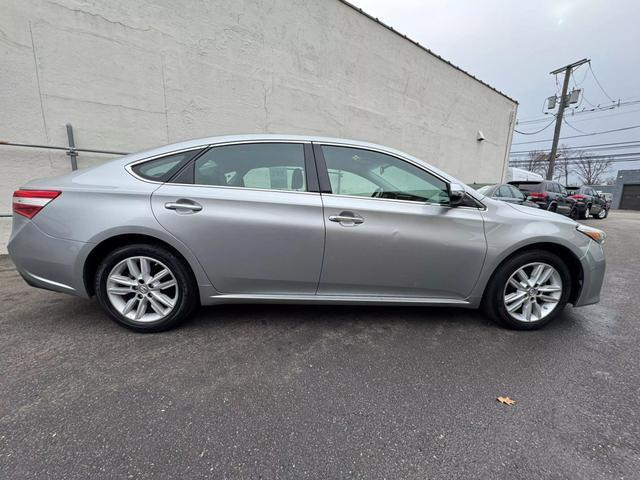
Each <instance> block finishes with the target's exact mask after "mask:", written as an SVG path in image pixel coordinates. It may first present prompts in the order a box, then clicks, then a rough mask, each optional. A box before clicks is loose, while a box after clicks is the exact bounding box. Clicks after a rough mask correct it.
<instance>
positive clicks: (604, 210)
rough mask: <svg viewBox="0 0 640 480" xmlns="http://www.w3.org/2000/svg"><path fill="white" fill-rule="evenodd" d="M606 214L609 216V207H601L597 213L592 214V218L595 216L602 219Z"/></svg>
mask: <svg viewBox="0 0 640 480" xmlns="http://www.w3.org/2000/svg"><path fill="white" fill-rule="evenodd" d="M602 212H604V215H603V214H602ZM601 215H602V216H601ZM608 216H609V209H608V208H604V207H602V210H600V211H599V212H598V215H593V218H595V219H596V220H604V219H605V218H607V217H608Z"/></svg>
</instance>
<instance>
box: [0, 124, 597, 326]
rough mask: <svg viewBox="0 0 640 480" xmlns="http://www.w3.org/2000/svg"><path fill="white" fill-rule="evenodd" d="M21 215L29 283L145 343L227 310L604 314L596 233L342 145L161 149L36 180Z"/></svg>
mask: <svg viewBox="0 0 640 480" xmlns="http://www.w3.org/2000/svg"><path fill="white" fill-rule="evenodd" d="M13 211H14V216H13V231H12V235H11V240H10V242H9V245H8V249H9V253H10V255H11V257H12V259H13V261H14V263H15V265H16V267H17V269H18V271H19V272H20V274H21V275H22V276H23V277H24V279H25V280H26V282H27V283H29V284H30V285H33V286H36V287H40V288H46V289H49V290H54V291H58V292H64V293H69V294H73V295H77V296H81V297H84V298H90V297H93V296H95V297H96V298H97V300H98V302H99V303H100V305H101V306H102V307H103V308H104V310H105V311H106V312H107V313H108V314H109V315H110V316H111V317H112V318H113V319H114V320H115V321H117V322H118V323H120V324H122V325H125V326H127V327H129V328H131V329H134V330H137V331H141V332H156V331H161V330H166V329H168V328H171V327H174V326H176V325H178V324H179V323H181V322H182V321H184V320H185V319H186V318H188V317H189V316H190V315H191V314H192V313H193V312H194V310H195V309H196V308H197V307H198V306H199V305H212V304H220V303H233V302H252V303H264V302H282V303H285V302H292V303H334V304H386V305H439V306H442V305H448V306H455V307H466V308H477V307H482V309H483V311H484V312H485V313H486V314H487V315H488V316H489V317H491V318H492V319H494V320H495V321H497V322H499V323H500V324H502V325H504V326H507V327H510V328H516V329H534V328H538V327H540V326H542V325H544V324H546V323H548V322H549V321H551V320H552V319H553V318H554V317H556V316H557V315H558V314H559V313H560V312H561V311H562V309H563V308H564V306H565V305H566V303H567V302H570V303H572V304H573V305H574V306H581V305H588V304H591V303H595V302H597V301H598V300H599V295H600V288H601V285H602V279H603V276H604V269H605V260H604V255H603V250H602V244H603V242H604V237H605V235H604V232H602V231H601V230H598V229H594V228H590V227H588V226H584V225H579V224H577V223H576V222H574V221H573V220H570V219H568V218H564V217H561V216H559V215H556V214H553V213H550V212H546V211H538V210H534V209H532V208H527V207H522V206H519V205H513V204H507V203H504V202H499V201H495V200H492V199H490V198H487V197H485V196H483V195H482V194H479V193H478V192H476V191H475V190H473V189H471V188H469V187H466V186H465V185H463V184H462V183H461V182H460V181H458V180H456V179H455V178H453V177H451V176H449V175H447V174H446V173H444V172H442V171H440V170H438V169H436V168H434V167H432V166H430V165H429V164H427V163H425V162H423V161H421V160H419V159H417V158H414V157H412V156H411V155H408V154H406V153H402V152H399V151H397V150H393V149H391V148H387V147H383V146H380V145H373V144H369V143H363V142H357V141H351V140H340V139H333V138H320V137H301V136H288V135H286V136H285V135H243V136H228V137H213V138H206V139H201V140H192V141H188V142H184V143H179V144H174V145H169V146H165V147H161V148H157V149H154V150H150V151H146V152H142V153H136V154H132V155H128V156H125V157H122V158H120V159H117V160H114V161H111V162H108V163H105V164H102V165H100V166H97V167H93V168H90V169H86V170H81V171H77V172H74V173H71V174H69V175H64V176H61V177H57V178H51V179H46V180H36V181H32V182H30V183H28V184H27V185H25V186H24V187H22V188H21V189H20V190H18V191H16V192H15V193H14V197H13Z"/></svg>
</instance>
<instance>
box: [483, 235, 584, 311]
mask: <svg viewBox="0 0 640 480" xmlns="http://www.w3.org/2000/svg"><path fill="white" fill-rule="evenodd" d="M532 250H543V251H546V252H549V253H553V254H554V255H556V256H558V257H559V258H560V260H562V261H563V262H565V264H566V265H567V268H568V270H569V275H570V276H571V291H570V292H569V300H568V301H569V303H574V302H575V301H576V300H577V299H578V297H579V296H580V291H581V289H582V282H583V278H584V272H583V270H582V263H581V262H580V259H579V258H578V256H577V255H576V254H575V253H574V252H573V251H571V249H569V248H568V247H565V246H564V245H561V244H559V243H553V242H535V243H530V244H527V245H524V246H521V247H519V248H517V249H515V250H514V251H512V252H510V253H509V254H508V255H506V256H505V257H504V258H503V259H502V260H500V262H498V263H497V264H496V265H495V267H494V268H493V270H492V272H491V275H489V277H488V279H487V281H486V282H485V284H484V286H483V289H482V301H484V297H485V295H486V293H487V289H488V287H489V285H490V284H491V280H492V279H493V277H494V275H495V274H496V272H497V271H498V269H499V268H500V267H501V266H502V265H504V263H505V262H507V261H509V260H510V259H512V258H513V257H514V256H516V255H519V254H521V253H523V252H528V251H532Z"/></svg>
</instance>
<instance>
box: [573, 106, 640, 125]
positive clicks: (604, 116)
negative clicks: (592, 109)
mask: <svg viewBox="0 0 640 480" xmlns="http://www.w3.org/2000/svg"><path fill="white" fill-rule="evenodd" d="M637 112H640V110H638V109H636V110H629V111H626V112H615V113H611V114H609V115H602V116H599V117H595V118H581V119H578V120H573V117H574V115H569V116H570V117H571V121H572V122H574V123H577V122H592V121H594V120H600V119H601V118H610V117H617V116H618V115H628V114H630V113H637Z"/></svg>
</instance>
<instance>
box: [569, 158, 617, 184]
mask: <svg viewBox="0 0 640 480" xmlns="http://www.w3.org/2000/svg"><path fill="white" fill-rule="evenodd" d="M611 163H612V162H611V159H610V158H594V157H590V156H589V155H587V154H585V152H580V153H579V154H578V157H577V159H576V160H575V167H576V174H577V175H578V178H579V179H580V180H581V181H582V183H583V184H584V185H599V182H600V181H601V179H602V178H603V177H604V176H605V174H606V173H607V170H609V168H610V167H611Z"/></svg>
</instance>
